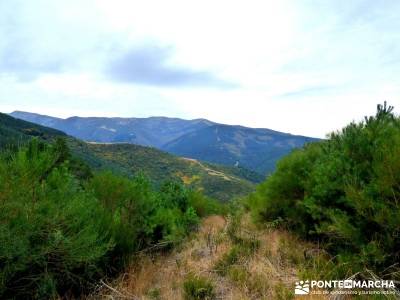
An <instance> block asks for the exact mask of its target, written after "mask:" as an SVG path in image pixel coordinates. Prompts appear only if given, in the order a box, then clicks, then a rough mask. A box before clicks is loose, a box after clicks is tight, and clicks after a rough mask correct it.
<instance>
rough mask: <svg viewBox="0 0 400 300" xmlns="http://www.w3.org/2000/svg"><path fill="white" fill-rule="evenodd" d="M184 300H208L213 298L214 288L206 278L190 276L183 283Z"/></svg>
mask: <svg viewBox="0 0 400 300" xmlns="http://www.w3.org/2000/svg"><path fill="white" fill-rule="evenodd" d="M183 290H184V293H185V294H184V295H185V299H187V300H210V299H214V298H215V293H214V287H213V285H212V283H211V282H210V281H209V280H207V279H206V278H202V277H197V276H194V275H190V276H189V277H188V278H187V279H186V280H185V282H184V283H183Z"/></svg>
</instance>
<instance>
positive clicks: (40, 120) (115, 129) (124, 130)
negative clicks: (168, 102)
mask: <svg viewBox="0 0 400 300" xmlns="http://www.w3.org/2000/svg"><path fill="white" fill-rule="evenodd" d="M10 115H11V116H13V117H14V118H18V119H22V120H25V121H29V122H32V123H36V124H40V125H43V126H48V127H51V128H55V129H58V130H61V131H63V132H65V133H67V134H69V135H72V136H74V137H76V138H79V139H82V140H85V141H89V142H99V143H130V144H137V145H142V146H152V147H156V148H161V147H162V146H163V145H164V144H166V143H168V142H170V141H172V140H174V139H176V138H178V137H180V136H182V135H184V134H186V133H189V132H192V131H196V130H199V129H202V128H205V127H208V126H210V125H212V124H213V123H212V122H210V121H208V120H204V119H196V120H190V121H189V120H183V119H178V118H166V117H150V118H100V117H89V118H81V117H70V118H67V119H60V118H55V117H50V116H45V115H39V114H34V113H29V112H22V111H14V112H12V113H11V114H10Z"/></svg>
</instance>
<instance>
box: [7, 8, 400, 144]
mask: <svg viewBox="0 0 400 300" xmlns="http://www.w3.org/2000/svg"><path fill="white" fill-rule="evenodd" d="M399 13H400V1H398V0H393V1H391V0H382V1H376V0H364V1H359V0H352V1H348V0H335V1H328V0H319V1H316V0H292V1H288V0H279V1H278V0H276V1H268V0H260V1H259V0H249V1H239V0H229V1H225V0H218V1H211V0H202V1H191V0H181V1H180V0H168V1H162V0H159V1H155V0H147V1H135V0H113V1H110V0H96V1H95V0H69V1H61V0H0V111H1V112H11V111H14V110H23V111H30V112H36V113H41V114H48V115H52V116H57V117H69V116H109V117H148V116H168V117H179V118H185V119H194V118H206V119H209V120H212V121H215V122H220V123H226V124H240V125H244V126H249V127H261V128H270V129H274V130H278V131H283V132H289V133H293V134H301V135H308V136H313V137H324V136H325V135H326V134H327V133H329V132H331V131H335V130H339V129H340V128H342V127H343V126H345V125H346V124H347V123H349V122H351V121H353V120H355V121H358V120H361V119H362V118H363V117H364V116H366V115H371V114H373V113H374V112H375V110H376V105H377V104H378V103H382V102H383V101H384V100H387V101H388V103H389V104H391V105H394V106H395V111H397V112H399V111H400V98H399V96H400V77H399V76H398V71H399V70H400V18H399V17H398V16H399ZM396 71H397V72H396ZM396 108H397V109H396Z"/></svg>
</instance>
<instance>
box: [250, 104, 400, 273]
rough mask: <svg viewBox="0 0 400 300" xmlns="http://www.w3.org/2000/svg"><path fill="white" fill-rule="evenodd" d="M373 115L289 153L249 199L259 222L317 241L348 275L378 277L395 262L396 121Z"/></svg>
mask: <svg viewBox="0 0 400 300" xmlns="http://www.w3.org/2000/svg"><path fill="white" fill-rule="evenodd" d="M392 110H393V108H392V107H388V106H386V103H385V104H384V105H378V111H377V113H376V115H375V116H372V117H368V118H365V120H364V121H363V122H360V123H351V124H349V125H348V126H347V127H345V128H344V129H343V130H342V131H341V132H336V133H332V134H331V135H330V136H329V139H328V140H326V141H324V142H320V143H316V144H310V145H307V146H305V147H304V148H303V149H299V150H295V151H293V152H292V153H291V154H290V155H288V156H287V157H285V158H283V159H282V160H281V161H280V162H279V163H278V167H277V170H276V172H275V173H274V174H273V175H271V176H270V177H269V178H268V179H267V180H266V181H265V182H264V183H263V184H261V185H260V186H259V188H258V189H257V192H256V193H254V194H253V195H251V196H250V197H249V206H250V207H251V208H252V211H253V215H254V217H255V218H256V219H257V220H258V221H262V222H265V221H268V222H271V221H274V220H277V219H280V218H281V219H282V221H283V222H284V223H285V225H286V226H287V227H289V228H290V229H292V230H294V231H296V232H297V233H298V234H299V235H300V236H302V237H306V238H310V239H314V240H319V241H321V242H322V243H323V244H324V245H325V247H326V248H327V249H328V250H329V251H330V252H331V253H333V254H334V255H335V260H336V262H337V263H339V264H344V265H346V264H347V265H349V266H350V268H351V270H352V271H353V272H358V271H363V270H365V269H372V270H374V271H376V272H378V274H379V271H382V270H384V269H386V268H387V267H389V266H392V265H394V264H396V263H397V262H398V261H399V259H400V207H399V200H398V199H400V118H399V117H397V116H395V115H394V114H393V112H392ZM381 275H382V276H383V274H381Z"/></svg>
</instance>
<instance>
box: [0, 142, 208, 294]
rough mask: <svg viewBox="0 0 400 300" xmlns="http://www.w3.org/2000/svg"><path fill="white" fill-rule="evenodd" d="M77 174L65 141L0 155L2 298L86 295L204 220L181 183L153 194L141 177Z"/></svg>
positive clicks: (77, 165)
mask: <svg viewBox="0 0 400 300" xmlns="http://www.w3.org/2000/svg"><path fill="white" fill-rule="evenodd" d="M79 170H84V168H82V166H81V165H80V164H79V163H78V164H77V162H76V161H75V162H74V160H73V157H71V156H70V154H69V150H68V148H66V145H65V143H64V142H62V141H57V142H56V144H55V145H54V146H50V145H46V144H43V143H40V142H38V141H37V140H33V141H32V142H30V143H29V144H28V146H27V147H26V148H22V149H20V150H17V151H16V152H7V153H3V154H2V155H1V157H0V220H1V221H0V298H10V297H14V298H21V299H25V298H38V299H39V298H44V299H48V298H56V297H58V296H63V295H64V294H65V293H69V294H72V295H81V294H82V293H84V292H85V291H86V289H87V288H88V287H89V286H90V284H91V283H92V282H93V281H94V280H96V279H99V277H100V276H104V275H109V274H111V273H110V272H115V271H118V270H120V269H121V268H122V267H123V266H124V264H125V262H126V261H127V259H128V258H129V257H130V256H131V255H132V254H134V253H135V252H136V251H138V250H142V249H144V248H146V247H152V246H154V245H155V244H157V243H159V242H165V244H167V245H173V244H176V243H178V242H179V241H181V240H182V239H183V238H184V237H185V236H186V235H187V234H188V233H189V232H190V231H191V230H193V229H194V228H195V227H196V226H197V224H198V222H199V217H198V215H197V212H196V210H195V209H194V208H193V207H192V206H191V205H190V199H191V196H190V195H191V192H190V191H188V190H186V189H185V188H184V187H183V186H182V185H179V184H177V183H165V185H163V186H162V187H161V188H160V190H155V189H154V188H152V187H151V185H150V183H149V181H148V180H147V179H146V178H144V177H143V176H137V177H134V178H124V177H120V176H116V175H113V174H111V173H107V172H106V173H100V174H94V175H93V174H91V173H90V176H89V173H85V172H80V171H79ZM85 174H86V175H85ZM81 175H84V176H81ZM87 175H88V176H87ZM198 197H200V198H201V197H202V196H201V195H199V196H198Z"/></svg>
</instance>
